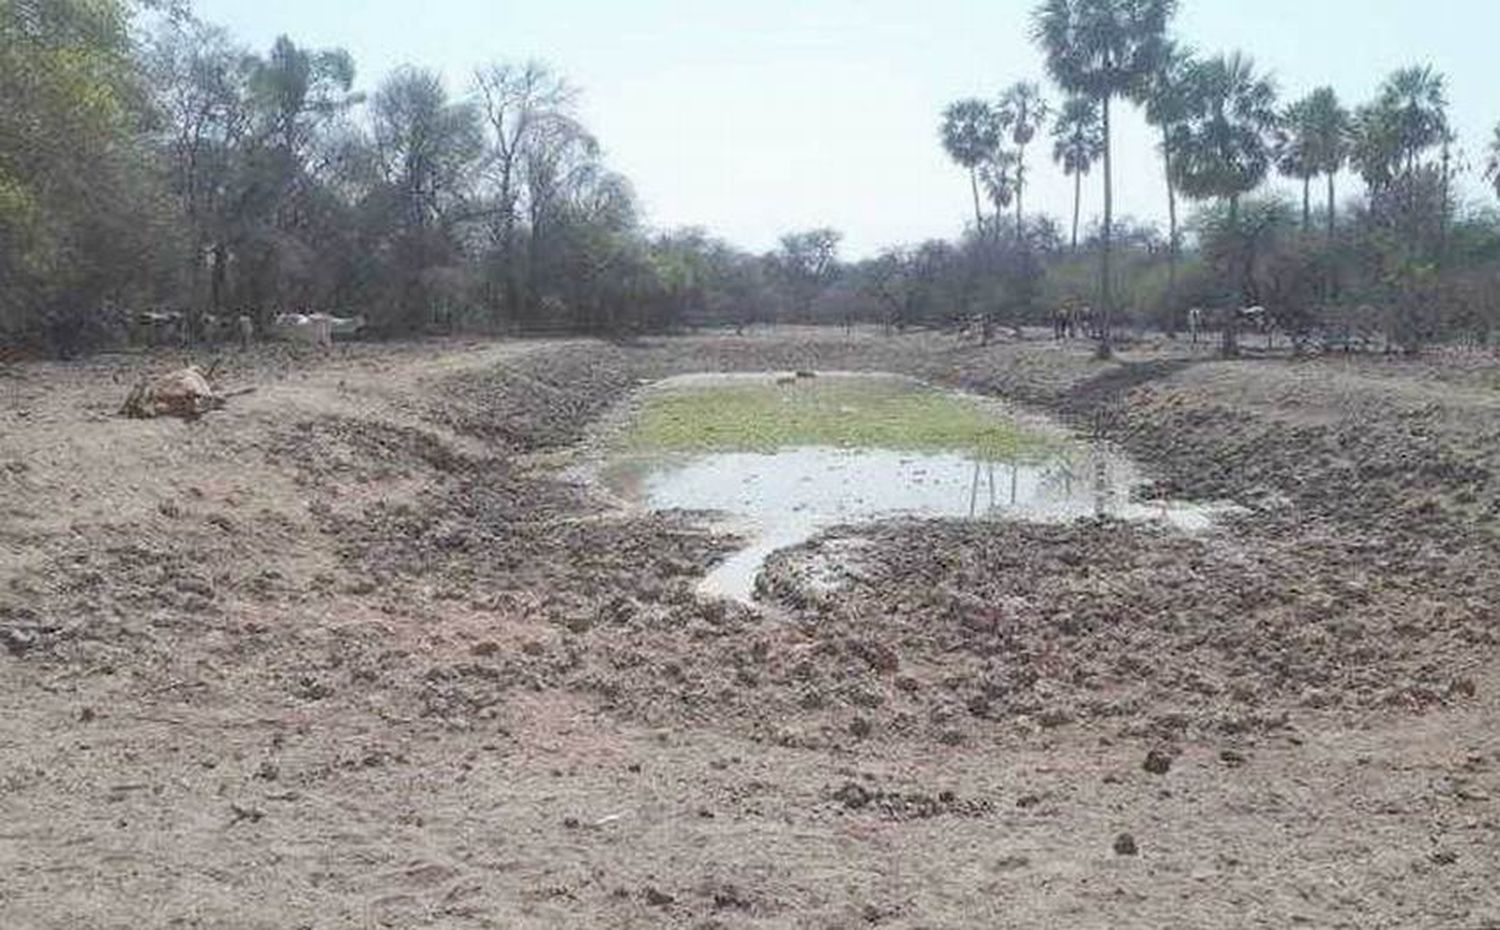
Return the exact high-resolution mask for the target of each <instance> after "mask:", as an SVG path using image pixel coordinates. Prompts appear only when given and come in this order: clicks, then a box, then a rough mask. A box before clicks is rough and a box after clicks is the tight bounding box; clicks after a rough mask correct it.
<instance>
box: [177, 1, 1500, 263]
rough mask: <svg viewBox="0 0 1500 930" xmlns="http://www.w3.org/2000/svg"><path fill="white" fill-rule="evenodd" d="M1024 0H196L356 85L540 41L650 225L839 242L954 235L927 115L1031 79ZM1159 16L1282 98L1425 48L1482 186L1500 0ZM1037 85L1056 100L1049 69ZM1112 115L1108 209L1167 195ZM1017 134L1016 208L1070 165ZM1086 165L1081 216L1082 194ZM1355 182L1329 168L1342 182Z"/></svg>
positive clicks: (1049, 190)
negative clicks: (337, 63) (807, 235)
mask: <svg viewBox="0 0 1500 930" xmlns="http://www.w3.org/2000/svg"><path fill="white" fill-rule="evenodd" d="M1034 5H1035V0H921V2H914V0H904V2H903V0H740V2H733V3H730V2H719V0H526V2H515V0H425V2H420V3H414V2H411V0H358V2H354V0H348V2H345V0H338V2H335V0H195V9H196V11H197V13H198V15H199V16H200V17H201V18H203V19H205V20H207V21H209V22H214V23H218V24H221V25H224V26H226V27H228V28H229V29H230V31H231V32H232V33H233V34H234V35H235V36H236V37H237V38H239V39H240V40H241V41H242V42H245V43H247V44H249V45H251V46H252V47H254V48H255V49H256V50H258V51H264V50H266V49H267V48H269V47H270V44H271V42H272V40H273V39H274V38H275V37H276V35H278V34H279V33H283V32H284V33H287V34H289V35H290V36H291V37H292V38H293V39H294V40H295V41H297V42H298V43H299V44H303V45H308V46H313V47H328V46H342V47H344V48H346V49H348V50H349V51H350V52H351V53H353V55H354V58H355V61H356V63H357V65H358V67H359V69H360V78H359V84H360V86H361V87H362V88H365V89H370V88H373V87H374V85H375V84H376V83H378V81H379V80H380V78H381V77H382V76H384V75H385V74H387V73H388V72H389V71H390V70H392V69H393V68H395V67H397V66H399V65H402V64H418V65H423V66H427V67H432V68H435V69H437V70H439V71H441V72H442V73H443V74H444V75H445V76H446V79H447V81H448V86H449V89H450V91H451V92H453V93H454V94H456V95H463V94H466V93H467V92H468V89H469V85H470V81H471V76H472V74H473V71H474V68H475V67H476V66H478V65H481V64H483V63H486V62H490V61H498V60H505V61H519V60H524V59H527V58H537V59H541V60H544V61H546V62H548V63H550V64H551V65H552V66H553V67H554V68H556V69H557V70H558V71H560V72H561V73H563V74H564V75H566V76H567V77H568V79H569V80H570V81H572V82H573V83H574V84H576V85H578V86H579V87H580V88H581V89H582V90H583V93H584V96H583V110H584V116H585V120H586V122H587V124H588V125H589V127H590V128H591V129H592V130H593V131H594V132H595V133H596V134H597V135H598V136H599V138H600V140H601V142H602V143H603V145H604V147H605V151H606V157H607V160H608V162H609V164H610V166H611V167H613V168H614V169H616V170H618V171H621V172H623V173H624V174H625V175H626V176H628V177H629V178H630V179H631V181H632V182H633V183H634V185H635V188H636V192H637V194H638V195H639V198H640V202H641V206H642V208H643V211H644V214H645V218H646V220H647V222H648V223H650V224H651V225H652V226H653V227H657V228H670V227H677V226H702V227H705V228H707V229H708V230H709V231H710V232H711V233H713V234H715V235H719V236H722V237H724V238H726V239H728V240H729V241H730V242H733V243H735V244H736V245H739V246H741V247H744V248H748V249H751V250H754V251H763V250H766V249H769V248H771V247H772V246H773V245H774V244H775V242H776V240H777V238H778V237H779V236H780V235H781V234H782V233H784V232H787V231H791V230H796V229H803V228H808V227H812V226H824V225H827V226H833V227H835V228H837V229H840V230H842V231H843V232H844V234H845V248H844V254H845V257H850V258H854V257H862V256H865V255H868V254H871V253H873V252H874V251H876V250H877V249H878V248H880V247H881V246H885V245H893V244H899V243H907V242H915V241H919V240H922V239H927V238H933V237H944V238H947V237H952V236H954V235H956V234H957V233H958V232H959V230H960V229H961V228H962V224H963V223H964V221H965V220H966V219H967V218H968V217H969V216H971V215H972V207H971V202H970V200H969V189H968V182H967V180H966V176H965V175H964V174H963V173H962V172H961V171H960V170H959V169H958V168H957V166H955V165H953V164H952V163H951V162H949V161H948V160H947V157H946V156H945V155H944V153H943V151H942V149H941V147H940V146H939V144H938V138H937V126H938V120H939V113H940V111H941V110H942V108H943V107H944V106H945V105H946V104H947V103H948V102H950V101H952V100H954V99H957V98H959V97H966V96H984V97H993V96H995V95H996V94H997V93H998V91H999V90H1000V89H1001V88H1002V87H1004V86H1005V85H1007V84H1010V83H1011V82H1014V81H1016V80H1020V79H1033V80H1041V79H1043V78H1044V71H1043V68H1042V61H1041V57H1040V55H1039V54H1038V52H1037V50H1036V48H1035V47H1034V45H1033V44H1032V42H1031V39H1030V35H1029V33H1030V22H1031V10H1032V8H1033V7H1034ZM1176 32H1177V34H1178V35H1179V36H1180V37H1181V38H1182V39H1183V40H1184V41H1186V42H1187V43H1188V44H1189V45H1192V46H1193V47H1195V48H1197V49H1198V50H1199V51H1201V52H1204V53H1214V52H1217V51H1228V50H1234V49H1240V50H1242V51H1244V52H1246V53H1248V54H1250V55H1251V56H1252V57H1253V58H1254V59H1255V61H1256V63H1257V65H1258V66H1259V67H1260V68H1262V69H1265V70H1268V71H1270V72H1271V73H1272V75H1273V76H1274V77H1275V79H1276V82H1277V85H1278V87H1279V89H1280V91H1281V94H1282V99H1283V100H1289V99H1293V98H1294V97H1297V96H1301V95H1302V94H1304V93H1305V92H1307V91H1309V90H1311V89H1312V88H1313V87H1315V86H1317V85H1319V84H1331V85H1332V86H1333V87H1334V88H1335V89H1336V90H1337V91H1338V92H1339V94H1340V96H1341V97H1342V98H1343V99H1344V102H1345V104H1346V105H1349V104H1352V103H1355V102H1360V101H1363V100H1365V99H1367V98H1369V97H1371V96H1373V94H1374V91H1375V88H1376V86H1377V84H1378V83H1379V82H1380V80H1381V79H1382V78H1383V77H1384V76H1385V75H1386V74H1387V73H1389V72H1390V71H1392V70H1394V69H1396V68H1398V67H1402V66H1406V65H1409V64H1414V63H1429V64H1432V65H1434V66H1435V67H1437V68H1438V69H1439V70H1441V71H1442V72H1444V73H1445V74H1446V75H1447V77H1448V80H1449V96H1450V100H1451V103H1452V111H1451V116H1452V119H1453V122H1454V124H1455V127H1456V129H1457V130H1458V133H1459V136H1460V140H1461V145H1462V146H1463V149H1464V150H1465V154H1466V156H1467V158H1468V160H1469V161H1470V162H1471V163H1472V166H1473V167H1472V169H1471V172H1470V175H1469V177H1468V178H1467V180H1466V182H1465V184H1464V188H1463V189H1464V192H1465V193H1466V195H1468V196H1471V197H1473V198H1475V199H1478V198H1480V197H1482V196H1483V189H1482V187H1481V184H1480V181H1479V173H1480V170H1481V168H1480V166H1481V165H1482V159H1483V150H1484V145H1485V144H1486V141H1487V140H1488V138H1489V137H1490V134H1491V132H1492V128H1493V127H1494V125H1495V124H1496V123H1497V122H1500V80H1497V78H1500V68H1497V65H1496V63H1495V51H1494V41H1495V36H1496V35H1500V3H1497V2H1496V0H1183V2H1182V13H1181V15H1180V16H1179V17H1178V20H1177V24H1176ZM1048 90H1049V93H1050V95H1051V97H1052V98H1053V99H1054V100H1055V99H1057V97H1058V94H1057V92H1056V91H1055V89H1052V88H1049V89H1048ZM1125 109H1126V110H1127V112H1126V114H1125V115H1124V116H1123V117H1122V118H1121V119H1120V120H1119V121H1118V122H1119V127H1118V132H1117V135H1116V142H1115V153H1116V184H1115V189H1116V192H1117V194H1116V196H1117V201H1116V202H1117V208H1116V210H1117V214H1130V215H1134V216H1137V217H1141V218H1145V219H1161V220H1162V222H1163V223H1164V222H1165V220H1164V218H1165V215H1166V201H1165V197H1166V194H1165V186H1164V183H1163V181H1162V179H1161V169H1160V163H1159V161H1158V159H1157V155H1156V151H1155V148H1154V141H1155V140H1154V136H1153V134H1152V132H1151V130H1150V129H1149V128H1148V127H1147V126H1146V125H1145V124H1144V123H1143V122H1142V121H1141V120H1140V118H1139V116H1138V115H1136V114H1135V113H1133V112H1129V111H1130V109H1131V108H1128V107H1127V108H1125ZM1049 155H1050V143H1046V142H1042V144H1034V145H1033V146H1032V149H1031V151H1030V152H1029V154H1028V160H1029V162H1030V163H1031V165H1033V170H1032V171H1031V172H1030V177H1031V181H1032V186H1031V188H1030V192H1029V193H1028V196H1027V203H1028V206H1027V209H1028V211H1036V210H1038V209H1040V210H1042V211H1045V212H1048V213H1051V214H1053V215H1055V216H1057V217H1059V218H1060V219H1061V218H1063V217H1065V216H1066V215H1068V214H1069V213H1070V212H1071V210H1072V185H1071V184H1070V183H1068V182H1067V181H1066V180H1065V179H1064V178H1063V177H1062V174H1061V171H1060V170H1059V169H1057V168H1056V167H1055V166H1053V165H1052V164H1051V162H1050V158H1049V157H1048V156H1049ZM1099 178H1100V176H1099V173H1098V172H1097V171H1096V172H1095V174H1094V175H1092V176H1091V177H1090V178H1089V179H1088V180H1087V181H1086V182H1085V194H1084V207H1083V209H1084V216H1085V221H1087V218H1089V217H1091V216H1094V215H1096V214H1097V213H1098V211H1099V209H1100V201H1101V199H1102V198H1101V192H1100V183H1099ZM1354 187H1355V182H1354V181H1353V180H1352V179H1345V180H1344V181H1343V188H1344V189H1345V190H1353V189H1354Z"/></svg>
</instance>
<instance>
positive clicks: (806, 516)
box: [600, 376, 1223, 601]
mask: <svg viewBox="0 0 1500 930" xmlns="http://www.w3.org/2000/svg"><path fill="white" fill-rule="evenodd" d="M856 378H857V376H845V377H843V378H841V379H839V387H838V390H839V391H840V392H841V394H843V395H847V394H848V393H849V392H850V390H851V388H854V389H855V391H856V393H857V388H858V384H859V383H860V380H863V379H858V380H856ZM743 380H744V379H743V377H741V378H738V379H734V380H733V381H730V382H728V383H732V384H743ZM890 380H891V379H887V378H882V377H878V376H872V377H870V378H868V383H869V384H870V385H871V386H872V388H876V389H878V390H885V391H889V390H890ZM686 383H687V384H690V385H691V386H692V387H691V389H692V390H694V391H698V392H701V391H704V390H712V387H711V385H712V382H705V381H704V379H703V378H702V377H701V376H700V377H696V378H694V379H693V380H691V381H689V382H686ZM705 384H708V385H710V386H709V387H707V388H705ZM674 389H680V388H674V385H673V384H672V383H671V382H667V383H665V384H664V385H660V386H656V387H653V388H652V389H650V390H651V392H652V393H655V392H664V393H666V394H668V395H670V392H671V391H673V390H674ZM798 389H799V390H807V388H798ZM914 390H915V389H914ZM920 390H921V391H922V392H923V394H924V395H926V396H925V399H924V400H923V402H924V403H929V404H930V403H931V397H930V392H931V389H929V388H926V387H921V388H920ZM914 396H917V395H914ZM949 396H950V397H951V398H953V399H956V400H957V401H958V402H961V403H963V404H973V405H974V408H975V409H977V410H982V412H983V415H984V416H986V417H990V418H993V419H994V422H995V423H996V425H997V427H999V428H1002V429H1004V430H1006V431H1007V432H1008V433H1010V434H1016V435H1026V436H1029V437H1032V441H1030V442H1028V443H1023V444H1021V446H1020V447H1019V448H1018V449H1017V450H1016V451H1015V452H1014V453H1013V454H1011V455H1008V456H1007V455H997V454H995V451H994V449H992V448H991V449H964V448H956V449H945V448H918V449H890V448H838V447H833V446H828V445H794V446H791V447H786V448H778V449H772V450H764V451H741V450H737V449H732V448H731V449H730V450H725V451H721V450H715V449H712V448H709V449H703V450H701V451H681V450H668V451H649V450H641V449H640V448H638V447H637V448H633V449H631V451H629V452H626V453H622V454H620V455H619V456H618V457H616V458H615V459H614V460H613V461H611V462H610V463H609V464H607V465H606V466H605V467H604V468H603V469H602V471H601V473H600V476H601V477H602V479H603V480H604V482H605V484H606V485H607V486H608V487H609V488H610V489H611V490H613V491H614V492H615V493H617V494H619V495H621V496H623V497H625V498H626V499H627V500H630V501H633V502H635V503H637V504H639V505H642V506H645V507H647V508H649V509H651V510H657V511H669V510H687V511H701V512H712V513H715V514H719V515H721V521H720V522H721V525H723V526H724V527H725V528H727V529H731V530H733V531H735V532H738V533H739V534H741V535H742V536H744V537H745V539H746V541H747V545H746V547H745V548H743V549H741V550H740V551H738V552H736V553H734V554H732V555H731V556H730V557H729V558H728V559H726V560H725V561H724V562H722V563H720V564H719V565H718V566H717V567H716V568H715V569H714V570H713V572H711V573H710V574H709V576H708V577H707V578H706V579H705V581H704V590H705V593H709V594H713V595H717V596H723V597H730V598H735V599H738V600H742V601H749V600H751V599H752V598H753V596H754V591H755V581H756V578H757V576H758V575H759V573H760V569H761V567H762V566H763V565H764V563H765V560H766V558H767V557H768V556H769V555H770V554H771V553H773V552H775V551H776V550H778V549H782V548H785V547H788V546H793V545H797V544H799V543H802V542H805V541H806V540H808V539H810V538H812V537H813V536H814V535H816V534H817V533H818V532H819V531H821V530H823V529H826V528H828V527H831V526H835V525H841V524H857V523H860V522H866V521H871V520H877V519H884V518H889V517H903V516H907V517H933V518H959V519H1013V520H1035V521H1069V520H1073V519H1077V518H1080V517H1098V516H1112V517H1117V518H1121V519H1130V520H1161V521H1164V522H1166V523H1168V524H1171V525H1173V526H1177V527H1179V528H1181V529H1184V530H1188V531H1195V530H1201V529H1204V528H1206V527H1208V526H1209V525H1211V523H1212V520H1213V517H1214V515H1215V514H1216V513H1218V512H1221V511H1222V509H1223V508H1216V507H1211V506H1206V505H1200V504H1190V503H1184V502H1174V501H1140V500H1135V499H1133V492H1134V491H1135V489H1136V488H1137V487H1138V486H1139V485H1140V484H1141V483H1142V481H1143V478H1142V476H1141V474H1140V471H1139V469H1138V468H1137V467H1136V466H1135V465H1134V464H1133V463H1132V462H1131V461H1130V460H1129V459H1128V458H1126V457H1125V456H1123V455H1121V454H1119V453H1118V452H1115V451H1113V450H1112V449H1110V448H1109V447H1108V446H1107V445H1104V444H1100V443H1092V444H1091V443H1085V442H1081V441H1079V440H1076V439H1073V438H1071V437H1070V436H1069V434H1068V433H1067V432H1066V431H1065V430H1063V429H1062V428H1061V427H1059V426H1057V425H1056V424H1053V423H1049V422H1047V421H1045V420H1042V419H1040V418H1037V417H1033V416H1024V417H1023V416H1020V415H1018V414H1015V413H1014V412H1012V411H1006V410H1005V409H1004V408H1001V407H1000V406H998V405H996V404H994V403H991V402H988V401H984V400H982V399H979V398H970V397H966V396H965V395H958V394H951V395H949ZM706 400H708V399H707V398H700V401H706ZM646 403H647V404H649V403H651V400H650V398H648V399H647V401H646ZM710 403H711V401H710ZM775 414H776V411H775V410H774V409H773V410H771V411H770V412H769V413H768V414H767V416H774V415H775ZM627 448H630V447H629V446H628V445H627Z"/></svg>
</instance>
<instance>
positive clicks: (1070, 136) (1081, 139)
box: [1052, 97, 1104, 252]
mask: <svg viewBox="0 0 1500 930" xmlns="http://www.w3.org/2000/svg"><path fill="white" fill-rule="evenodd" d="M1052 139H1053V143H1052V160H1053V161H1055V162H1057V163H1058V164H1060V165H1062V169H1063V173H1064V174H1067V175H1071V176H1072V178H1073V251H1075V252H1077V251H1078V210H1079V206H1080V204H1081V203H1082V201H1083V176H1084V175H1086V174H1088V173H1089V171H1090V170H1092V169H1093V167H1094V162H1095V161H1097V160H1098V159H1099V158H1100V157H1101V156H1102V155H1103V154H1104V126H1103V124H1101V123H1100V122H1099V106H1098V105H1097V104H1096V103H1094V101H1093V100H1091V99H1089V98H1088V97H1069V98H1068V100H1067V101H1066V102H1065V103H1064V104H1063V108H1062V112H1060V113H1058V115H1057V122H1056V123H1054V124H1053V126H1052Z"/></svg>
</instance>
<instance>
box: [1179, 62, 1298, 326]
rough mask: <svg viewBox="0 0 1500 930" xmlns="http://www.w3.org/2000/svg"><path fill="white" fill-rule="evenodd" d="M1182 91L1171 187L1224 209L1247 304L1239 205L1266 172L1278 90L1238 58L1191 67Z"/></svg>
mask: <svg viewBox="0 0 1500 930" xmlns="http://www.w3.org/2000/svg"><path fill="white" fill-rule="evenodd" d="M1188 85H1189V88H1190V91H1191V97H1190V99H1191V100H1192V104H1193V105H1192V109H1191V111H1190V112H1189V114H1188V118H1187V120H1186V121H1185V122H1184V123H1183V124H1182V125H1181V126H1179V127H1178V129H1177V131H1176V133H1175V138H1174V139H1173V146H1174V148H1175V150H1176V152H1177V167H1176V172H1177V186H1178V188H1179V189H1181V191H1182V192H1183V194H1185V195H1186V196H1188V197H1191V198H1193V199H1195V200H1202V199H1207V198H1219V199H1221V200H1226V201H1228V204H1229V211H1228V230H1229V233H1230V234H1231V236H1233V237H1234V238H1233V239H1232V240H1231V242H1234V243H1237V244H1238V250H1237V253H1231V255H1232V256H1233V258H1232V260H1233V261H1234V264H1235V265H1236V266H1237V271H1235V272H1232V274H1234V275H1236V276H1237V277H1238V278H1239V286H1240V296H1241V297H1242V298H1244V299H1247V300H1253V299H1254V295H1253V294H1252V293H1251V278H1250V273H1251V269H1250V265H1251V263H1252V262H1253V260H1254V254H1255V253H1254V249H1253V242H1252V241H1251V237H1249V236H1242V235H1241V230H1240V226H1239V219H1240V216H1239V213H1240V197H1241V196H1242V195H1244V194H1246V193H1249V192H1250V191H1252V190H1254V189H1255V188H1256V187H1257V186H1259V185H1260V183H1261V181H1263V180H1265V177H1266V174H1267V173H1268V172H1269V171H1270V169H1271V147H1270V144H1269V142H1268V137H1269V136H1270V134H1271V132H1272V130H1273V129H1274V128H1275V126H1276V109H1275V107H1276V90H1275V88H1274V87H1273V86H1272V84H1271V82H1270V80H1269V79H1267V78H1265V77H1262V76H1260V75H1257V74H1256V73H1255V66H1254V64H1253V63H1252V62H1251V61H1250V59H1249V58H1247V57H1245V56H1243V55H1241V54H1240V53H1238V52H1236V53H1234V54H1232V55H1227V56H1226V55H1219V56H1216V57H1214V58H1210V59H1208V60H1207V61H1201V62H1198V63H1197V64H1195V65H1193V66H1192V68H1191V69H1190V71H1189V73H1188ZM1234 319H1235V318H1234V317H1231V319H1230V323H1229V325H1227V326H1225V328H1224V333H1223V338H1224V346H1223V349H1224V354H1225V355H1234V354H1237V352H1238V347H1237V345H1236V339H1235V337H1236V333H1235V326H1234Z"/></svg>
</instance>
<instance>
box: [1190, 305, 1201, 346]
mask: <svg viewBox="0 0 1500 930" xmlns="http://www.w3.org/2000/svg"><path fill="white" fill-rule="evenodd" d="M1187 326H1188V335H1189V336H1191V337H1192V340H1193V345H1197V344H1198V334H1199V333H1201V332H1202V331H1203V308H1201V307H1192V308H1189V310H1188V312H1187Z"/></svg>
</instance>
